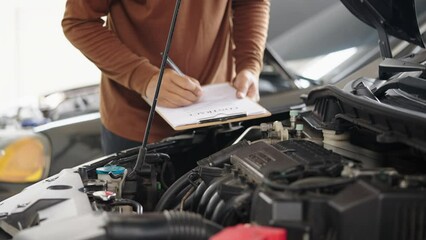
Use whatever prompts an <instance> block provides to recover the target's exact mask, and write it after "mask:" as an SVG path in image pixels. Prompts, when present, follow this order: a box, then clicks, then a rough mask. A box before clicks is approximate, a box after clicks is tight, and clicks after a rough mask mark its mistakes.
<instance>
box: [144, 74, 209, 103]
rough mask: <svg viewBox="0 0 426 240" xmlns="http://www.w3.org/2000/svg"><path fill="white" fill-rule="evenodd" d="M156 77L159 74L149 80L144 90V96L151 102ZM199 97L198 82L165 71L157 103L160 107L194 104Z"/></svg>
mask: <svg viewBox="0 0 426 240" xmlns="http://www.w3.org/2000/svg"><path fill="white" fill-rule="evenodd" d="M158 75H159V73H157V74H155V75H154V76H153V77H152V78H151V80H150V81H149V83H148V86H147V88H146V92H145V94H146V96H147V97H148V99H149V100H151V101H152V100H153V99H154V95H155V88H156V87H157V82H158ZM201 95H202V89H201V86H200V82H198V81H197V80H195V79H193V78H191V77H187V76H185V77H182V76H180V75H179V74H177V73H176V72H175V71H173V70H171V69H165V71H164V74H163V81H162V83H161V89H160V93H159V95H158V102H157V103H158V105H159V106H162V107H170V108H176V107H183V106H188V105H191V104H193V103H195V102H196V101H198V99H200V97H201Z"/></svg>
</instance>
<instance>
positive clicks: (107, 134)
mask: <svg viewBox="0 0 426 240" xmlns="http://www.w3.org/2000/svg"><path fill="white" fill-rule="evenodd" d="M101 144H102V151H103V152H104V154H105V155H110V154H113V153H116V152H119V151H122V150H126V149H129V148H134V147H138V146H140V145H142V143H141V142H136V141H132V140H129V139H126V138H123V137H120V136H118V135H116V134H114V133H112V132H111V131H109V130H108V129H106V128H105V126H104V125H102V129H101Z"/></svg>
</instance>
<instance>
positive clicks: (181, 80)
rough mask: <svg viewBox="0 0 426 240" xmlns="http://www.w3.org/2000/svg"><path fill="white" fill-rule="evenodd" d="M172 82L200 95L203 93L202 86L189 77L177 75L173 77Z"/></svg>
mask: <svg viewBox="0 0 426 240" xmlns="http://www.w3.org/2000/svg"><path fill="white" fill-rule="evenodd" d="M171 80H172V82H173V83H174V84H176V85H177V86H179V87H181V88H183V89H186V90H188V91H191V92H193V93H194V94H195V95H197V96H199V95H201V93H202V90H201V86H200V84H199V83H198V84H197V83H195V82H194V81H192V80H191V79H190V78H188V77H181V76H176V77H172V78H171Z"/></svg>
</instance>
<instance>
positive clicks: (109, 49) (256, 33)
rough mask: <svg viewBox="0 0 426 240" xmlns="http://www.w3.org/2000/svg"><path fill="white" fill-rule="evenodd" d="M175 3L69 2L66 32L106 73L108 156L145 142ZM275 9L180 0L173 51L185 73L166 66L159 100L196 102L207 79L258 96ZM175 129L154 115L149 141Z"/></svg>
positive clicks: (238, 1) (249, 1)
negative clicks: (269, 29)
mask: <svg viewBox="0 0 426 240" xmlns="http://www.w3.org/2000/svg"><path fill="white" fill-rule="evenodd" d="M174 7H175V1H170V0H168V1H167V0H121V1H120V0H67V2H66V6H65V12H64V16H63V19H62V28H63V31H64V34H65V36H66V38H67V39H68V40H69V41H70V42H71V43H72V44H73V45H74V46H75V47H76V48H77V49H79V50H80V51H81V52H82V53H83V54H84V55H85V56H86V57H87V58H88V59H89V60H91V61H92V62H93V63H94V64H95V65H96V66H97V67H98V68H99V69H100V70H101V72H102V76H101V84H100V98H101V102H100V113H101V122H102V137H101V140H102V147H103V150H104V153H105V154H111V153H114V152H117V151H120V150H123V149H127V148H131V147H136V146H139V145H140V144H141V141H142V138H143V136H144V134H143V133H144V131H145V127H146V123H147V119H148V115H149V108H150V107H149V105H148V104H147V103H146V101H145V100H144V99H143V97H146V98H148V99H151V100H152V99H153V96H154V93H155V87H156V84H157V81H158V75H159V66H160V65H161V57H162V56H161V52H162V51H164V46H165V43H166V40H167V35H168V30H169V27H170V23H171V18H172V15H173V10H174ZM269 8H270V3H269V0H194V1H189V0H184V1H182V3H181V6H180V12H179V15H178V18H177V22H176V28H175V33H174V37H173V40H172V44H171V48H170V53H169V55H170V57H171V59H173V61H174V62H175V64H176V65H177V66H179V68H180V69H181V70H182V72H184V73H185V76H184V77H182V76H180V75H178V74H177V73H176V72H175V71H173V70H171V69H166V70H165V72H164V76H163V81H162V88H161V90H160V94H159V98H158V105H159V106H166V107H180V106H186V105H189V104H192V103H194V102H196V101H197V100H199V98H200V97H201V96H202V94H203V93H202V89H201V86H202V85H206V84H212V83H219V82H225V81H230V82H232V84H233V86H234V87H235V88H236V94H237V96H238V97H240V98H241V97H245V96H247V97H249V98H251V99H253V100H255V101H257V100H258V99H259V90H258V78H259V74H260V71H261V67H262V58H263V51H264V48H265V42H266V36H267V29H268V22H269ZM105 17H106V21H104V18H105ZM173 133H174V132H173V130H172V128H171V127H170V126H168V124H167V123H166V122H165V121H164V120H163V119H161V117H156V118H155V119H154V121H153V126H152V128H151V132H150V136H149V141H148V142H154V141H159V140H160V139H163V138H165V137H167V136H171V135H172V134H173Z"/></svg>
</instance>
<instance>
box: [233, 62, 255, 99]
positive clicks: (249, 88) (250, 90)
mask: <svg viewBox="0 0 426 240" xmlns="http://www.w3.org/2000/svg"><path fill="white" fill-rule="evenodd" d="M233 86H234V87H235V88H236V89H237V98H243V97H246V96H247V97H248V98H250V99H251V100H253V101H256V102H257V101H259V78H258V77H257V76H256V75H255V74H254V73H253V72H252V71H250V70H246V69H245V70H242V71H240V72H239V73H238V74H237V76H236V77H235V79H234V81H233Z"/></svg>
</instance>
